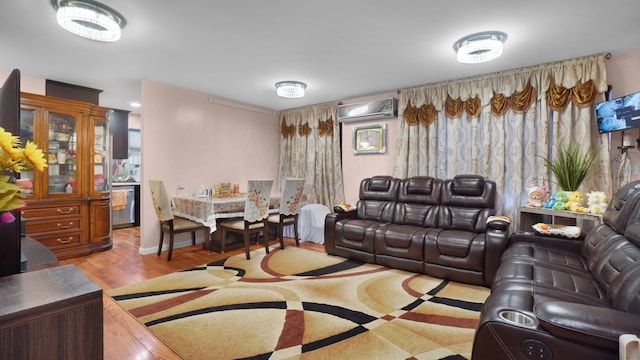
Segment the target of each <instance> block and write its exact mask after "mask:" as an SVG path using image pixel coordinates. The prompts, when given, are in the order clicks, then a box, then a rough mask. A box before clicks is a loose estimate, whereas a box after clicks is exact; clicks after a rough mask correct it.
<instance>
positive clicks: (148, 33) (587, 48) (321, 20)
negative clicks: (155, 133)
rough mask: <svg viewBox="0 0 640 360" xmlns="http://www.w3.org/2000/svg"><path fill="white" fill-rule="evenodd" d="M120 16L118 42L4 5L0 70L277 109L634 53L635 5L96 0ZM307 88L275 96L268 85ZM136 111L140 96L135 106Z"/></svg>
mask: <svg viewBox="0 0 640 360" xmlns="http://www.w3.org/2000/svg"><path fill="white" fill-rule="evenodd" d="M101 2H102V3H104V4H105V5H107V6H110V7H112V8H114V9H116V10H117V11H118V12H120V13H121V14H122V15H123V16H124V17H125V18H126V21H127V24H126V26H125V28H124V30H123V34H122V38H121V40H120V41H118V42H117V43H99V42H93V41H90V40H86V39H83V38H80V37H78V36H76V35H73V34H71V33H69V32H66V31H65V30H63V29H62V28H61V27H59V26H58V25H57V24H56V19H55V12H54V10H53V7H52V6H51V1H50V0H2V2H1V3H0V69H2V70H12V69H14V68H19V69H20V70H21V72H22V73H23V74H25V75H29V76H34V77H39V78H46V79H52V80H56V81H61V82H66V83H71V84H76V85H81V86H86V87H91V88H97V89H102V90H104V91H103V92H102V94H101V95H100V104H101V105H103V106H107V107H113V108H118V109H125V110H133V111H134V112H139V110H136V109H133V108H131V106H130V105H129V103H130V102H131V101H136V100H138V101H139V100H140V88H141V81H142V80H143V79H148V80H154V81H158V82H162V83H166V84H171V85H175V86H179V87H183V88H187V89H190V90H195V91H199V92H203V93H207V94H211V95H216V96H221V97H225V98H229V99H233V100H238V101H242V102H247V103H250V104H254V105H259V106H263V107H267V108H271V109H275V110H283V109H290V108H295V107H300V106H306V105H311V104H318V103H324V102H330V101H339V100H344V99H350V98H357V97H362V96H367V95H372V94H380V93H385V92H388V91H394V90H396V89H402V88H406V87H411V86H416V85H423V84H429V83H434V82H438V81H443V80H453V79H459V78H464V77H469V76H473V75H479V74H487V73H492V72H496V71H502V70H508V69H513V68H520V67H526V66H531V65H536V64H543V63H548V62H553V61H558V60H565V59H570V58H575V57H581V56H587V55H592V54H596V53H602V52H610V53H612V54H613V55H614V56H615V54H617V53H624V52H627V51H630V50H637V49H640V19H639V16H640V1H638V0H613V1H602V0H596V1H594V0H537V1H518V0H492V1H479V0H448V1H426V0H396V1H382V0H340V1H338V0H315V1H314V0H297V1H294V0H226V1H225V0H178V1H176V0H172V1H168V0H102V1H101ZM486 30H498V31H503V32H505V33H507V34H508V38H507V42H506V44H505V52H504V54H503V56H502V57H500V58H499V59H497V60H494V61H492V62H489V63H484V64H477V65H463V64H459V63H457V62H456V58H455V53H454V51H453V43H454V42H455V41H456V40H458V39H459V38H461V37H463V36H465V35H468V34H471V33H476V32H479V31H486ZM281 80H298V81H302V82H305V83H307V84H308V88H307V96H306V97H304V98H303V99H282V98H279V97H277V96H276V95H275V87H274V84H275V83H276V82H278V81H281ZM143 106H144V104H143Z"/></svg>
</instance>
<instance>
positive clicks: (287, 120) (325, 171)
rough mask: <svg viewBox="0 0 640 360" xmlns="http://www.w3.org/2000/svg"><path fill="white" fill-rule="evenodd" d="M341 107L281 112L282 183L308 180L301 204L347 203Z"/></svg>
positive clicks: (280, 169)
mask: <svg viewBox="0 0 640 360" xmlns="http://www.w3.org/2000/svg"><path fill="white" fill-rule="evenodd" d="M337 113H338V106H337V105H335V104H326V105H316V106H310V107H305V108H300V109H293V110H287V111H283V112H282V113H281V115H280V133H281V137H280V166H279V173H278V176H279V184H280V186H283V184H284V180H285V178H287V177H299V178H303V179H305V189H304V194H303V199H302V203H303V204H307V203H320V204H324V205H326V206H327V207H329V208H333V206H335V205H337V204H341V203H343V202H344V189H343V184H342V165H341V161H340V156H341V154H340V151H341V150H340V129H339V124H338V122H337V121H336V119H337Z"/></svg>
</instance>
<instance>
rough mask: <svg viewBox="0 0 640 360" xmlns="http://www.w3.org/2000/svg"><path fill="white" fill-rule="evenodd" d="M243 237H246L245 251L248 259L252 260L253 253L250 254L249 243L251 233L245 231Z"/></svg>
mask: <svg viewBox="0 0 640 360" xmlns="http://www.w3.org/2000/svg"><path fill="white" fill-rule="evenodd" d="M243 237H244V253H245V256H246V257H247V260H250V259H251V255H249V245H250V244H249V233H248V232H245V233H244V234H243Z"/></svg>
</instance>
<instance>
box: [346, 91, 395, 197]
mask: <svg viewBox="0 0 640 360" xmlns="http://www.w3.org/2000/svg"><path fill="white" fill-rule="evenodd" d="M389 97H395V98H397V97H398V95H397V94H396V93H395V92H394V93H385V94H380V95H375V96H369V97H362V98H357V99H351V100H348V101H343V103H344V104H353V103H359V102H363V101H370V100H375V99H383V98H389ZM375 124H387V152H386V153H385V154H360V155H355V154H354V153H353V150H352V149H353V134H352V132H353V129H354V128H355V127H358V126H366V125H375ZM397 133H398V119H397V118H391V119H382V120H371V121H362V122H354V123H344V124H342V179H343V182H344V199H345V202H346V203H348V204H355V203H356V202H357V201H358V197H359V196H358V195H359V191H360V181H362V179H364V178H367V177H371V176H374V175H391V173H392V171H393V156H394V152H395V146H396V137H397Z"/></svg>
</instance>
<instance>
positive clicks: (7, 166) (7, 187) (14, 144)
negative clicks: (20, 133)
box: [0, 127, 47, 224]
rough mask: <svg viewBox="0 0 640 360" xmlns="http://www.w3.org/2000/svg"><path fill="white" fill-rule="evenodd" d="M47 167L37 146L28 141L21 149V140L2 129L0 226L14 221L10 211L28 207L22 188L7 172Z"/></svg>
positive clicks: (0, 142) (0, 132)
mask: <svg viewBox="0 0 640 360" xmlns="http://www.w3.org/2000/svg"><path fill="white" fill-rule="evenodd" d="M46 166H47V162H46V160H45V157H44V153H43V152H42V150H40V149H38V146H37V145H36V144H34V143H33V142H31V141H27V143H26V145H25V147H24V148H21V147H20V139H19V138H18V137H17V136H13V135H12V134H11V133H10V132H8V131H5V130H4V129H3V128H1V127H0V212H1V213H0V224H5V223H9V222H11V221H13V220H14V217H13V215H12V214H10V213H8V211H9V210H15V209H21V208H23V207H24V206H26V203H25V202H24V201H22V200H21V198H22V197H23V196H22V193H21V192H20V188H19V187H18V186H17V185H16V184H15V183H14V181H13V179H12V177H11V176H10V174H6V172H7V171H9V172H20V171H22V170H23V169H25V168H27V169H32V168H35V169H38V170H40V171H42V170H43V169H44V168H45V167H46Z"/></svg>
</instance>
